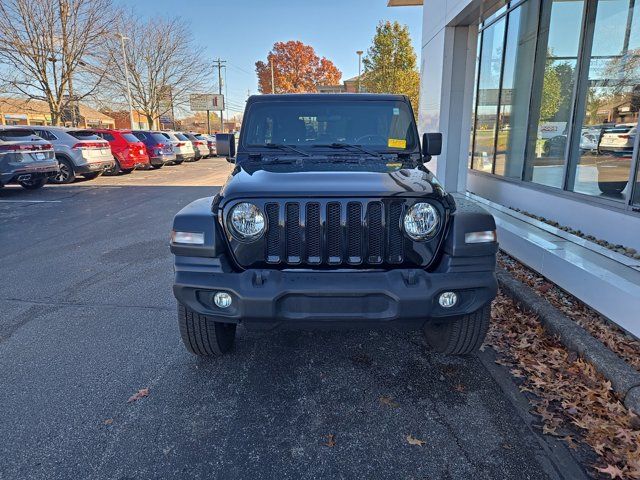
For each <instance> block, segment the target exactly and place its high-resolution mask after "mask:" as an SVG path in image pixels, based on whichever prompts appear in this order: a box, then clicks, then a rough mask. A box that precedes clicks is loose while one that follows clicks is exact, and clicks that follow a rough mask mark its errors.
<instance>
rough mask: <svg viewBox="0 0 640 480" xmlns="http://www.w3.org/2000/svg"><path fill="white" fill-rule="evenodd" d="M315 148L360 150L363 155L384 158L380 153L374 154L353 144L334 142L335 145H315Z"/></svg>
mask: <svg viewBox="0 0 640 480" xmlns="http://www.w3.org/2000/svg"><path fill="white" fill-rule="evenodd" d="M314 147H319V148H342V149H344V150H348V149H352V150H358V151H359V152H362V153H366V154H367V155H370V156H372V157H378V158H382V155H380V154H379V153H378V152H373V151H371V150H367V149H366V148H364V147H362V146H360V145H355V144H353V143H340V142H334V143H327V144H326V145H323V144H318V145H314Z"/></svg>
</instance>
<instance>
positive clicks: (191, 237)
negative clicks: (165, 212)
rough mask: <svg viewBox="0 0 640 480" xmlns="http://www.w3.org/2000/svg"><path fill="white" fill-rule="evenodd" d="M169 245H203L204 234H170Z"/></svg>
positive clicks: (173, 232)
mask: <svg viewBox="0 0 640 480" xmlns="http://www.w3.org/2000/svg"><path fill="white" fill-rule="evenodd" d="M171 243H176V244H180V245H204V233H202V232H176V231H175V230H173V231H172V232H171Z"/></svg>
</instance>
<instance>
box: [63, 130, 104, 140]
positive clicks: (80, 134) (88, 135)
mask: <svg viewBox="0 0 640 480" xmlns="http://www.w3.org/2000/svg"><path fill="white" fill-rule="evenodd" d="M67 133H68V134H69V135H71V136H72V137H75V138H77V139H78V140H100V137H99V136H98V134H96V133H95V132H92V131H91V130H76V131H70V132H67Z"/></svg>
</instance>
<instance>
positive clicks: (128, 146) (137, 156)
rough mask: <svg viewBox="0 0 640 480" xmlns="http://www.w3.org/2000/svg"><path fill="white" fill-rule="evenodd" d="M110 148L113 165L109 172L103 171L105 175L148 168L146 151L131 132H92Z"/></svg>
mask: <svg viewBox="0 0 640 480" xmlns="http://www.w3.org/2000/svg"><path fill="white" fill-rule="evenodd" d="M94 131H95V132H96V134H98V135H100V136H101V137H102V138H104V139H105V140H106V141H107V142H109V146H111V153H113V158H115V160H116V162H115V165H114V166H113V168H112V169H111V170H107V171H105V174H106V175H118V174H119V173H131V172H132V171H133V170H134V169H136V168H148V167H149V156H148V155H147V149H146V148H145V146H144V143H142V142H141V141H140V140H138V139H137V138H136V136H135V135H133V134H132V133H131V130H94Z"/></svg>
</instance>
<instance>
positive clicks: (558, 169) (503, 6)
mask: <svg viewBox="0 0 640 480" xmlns="http://www.w3.org/2000/svg"><path fill="white" fill-rule="evenodd" d="M388 4H389V6H392V7H396V6H398V7H401V6H403V7H409V6H415V7H413V8H415V9H416V14H419V12H420V9H421V10H422V12H421V15H422V18H423V30H422V51H421V88H420V104H419V111H418V112H417V113H418V122H419V128H420V130H421V132H431V131H440V132H442V133H443V135H444V144H443V151H442V155H440V156H439V157H438V158H436V159H434V160H433V161H432V163H431V164H430V168H431V169H433V170H435V171H436V173H437V176H438V178H439V179H440V181H441V182H442V183H443V184H444V185H445V188H447V189H448V190H449V191H451V192H457V195H458V196H465V197H466V198H468V199H471V200H473V201H476V202H478V203H480V204H482V205H483V206H484V207H485V208H487V209H488V210H489V211H490V212H491V213H493V214H494V216H495V217H496V221H497V223H498V231H499V236H500V242H501V246H502V247H503V249H504V250H506V251H507V252H508V253H510V254H512V255H514V256H515V257H517V258H519V259H520V260H521V261H523V262H524V263H526V264H527V265H529V266H530V267H532V268H535V269H536V270H538V271H539V272H540V273H542V274H543V275H544V276H546V277H548V278H550V279H551V280H553V281H554V282H556V283H558V284H559V285H560V286H561V287H563V288H565V289H566V290H568V291H570V292H571V293H573V294H575V295H576V296H578V297H579V298H581V299H583V300H584V301H585V302H586V303H588V304H590V305H591V306H593V307H594V308H595V309H596V310H598V311H600V312H602V313H603V314H605V315H606V316H608V317H609V318H610V319H612V320H614V321H616V322H617V323H619V324H620V325H621V326H623V327H624V328H626V329H627V330H629V331H632V332H634V333H635V334H636V335H640V315H639V314H638V312H639V311H640V254H638V252H640V171H639V170H640V169H639V166H638V163H639V162H638V141H639V139H640V137H639V136H638V135H637V123H638V113H639V111H640V2H636V1H635V0H520V1H515V0H514V1H510V2H504V1H501V2H495V1H493V0H489V1H484V2H483V1H482V0H426V1H425V2H424V5H423V1H422V0H389V1H388ZM605 242H606V243H605Z"/></svg>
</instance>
